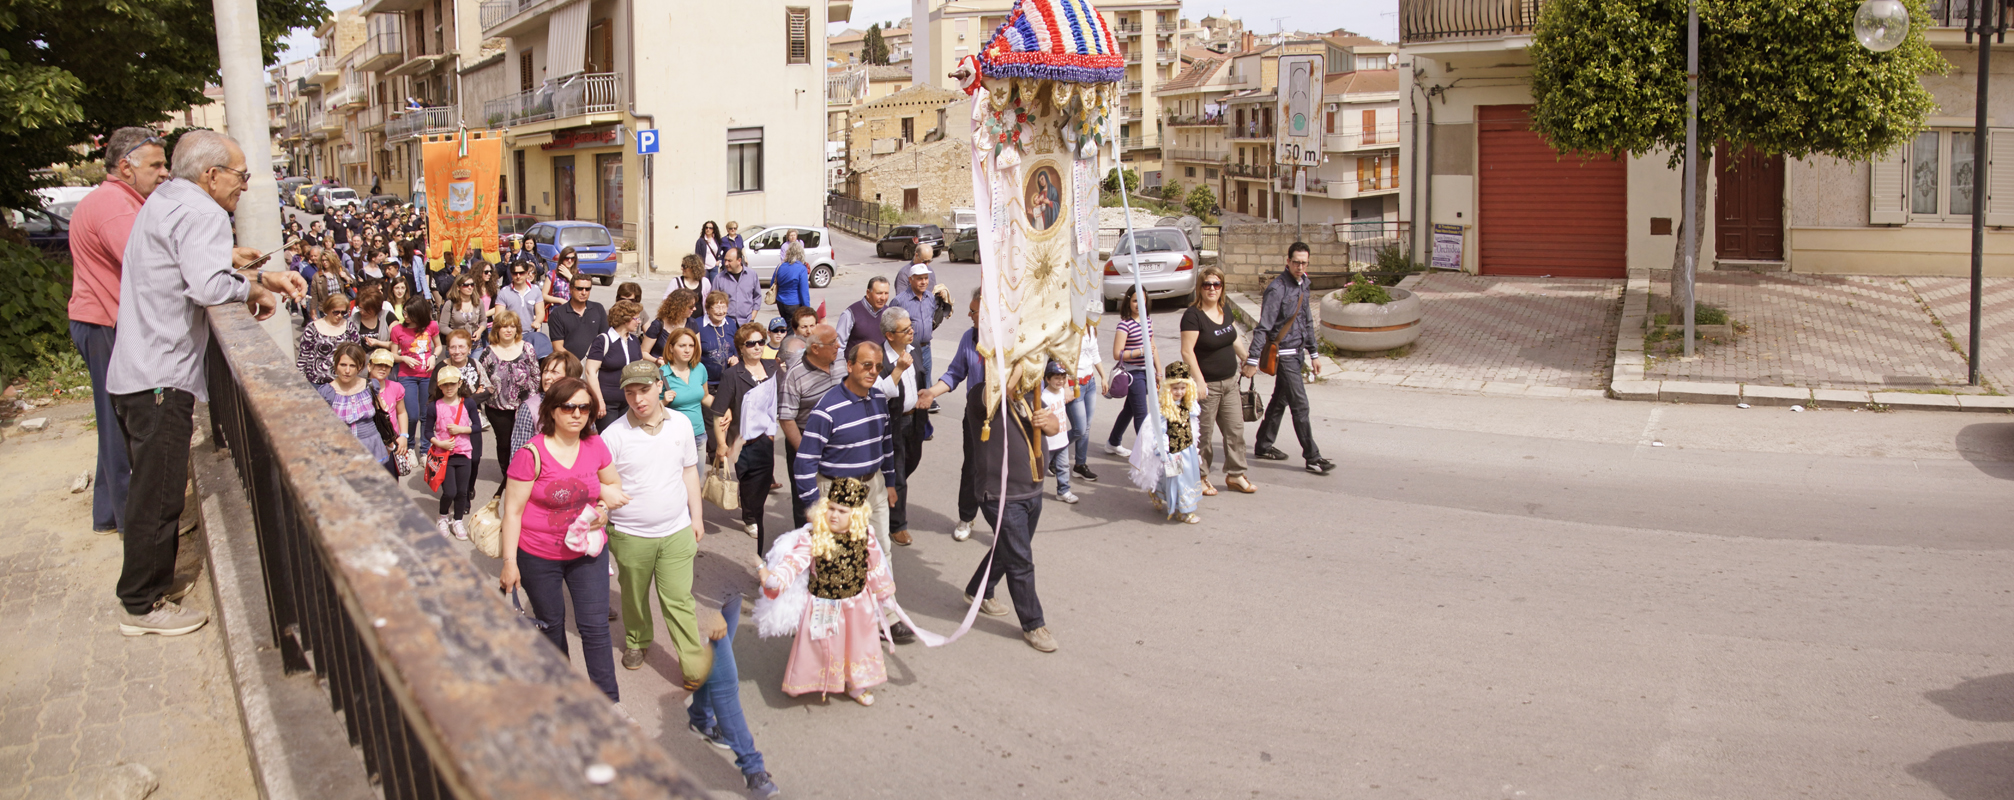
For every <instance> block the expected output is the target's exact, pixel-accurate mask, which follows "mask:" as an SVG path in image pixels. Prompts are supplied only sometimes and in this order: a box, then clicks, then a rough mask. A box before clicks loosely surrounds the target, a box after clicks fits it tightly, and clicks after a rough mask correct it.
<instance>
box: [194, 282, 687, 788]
mask: <svg viewBox="0 0 2014 800" xmlns="http://www.w3.org/2000/svg"><path fill="white" fill-rule="evenodd" d="M210 328H211V332H212V334H213V335H212V337H211V340H210V349H209V353H208V362H209V363H208V372H209V376H208V385H209V392H210V405H209V411H210V419H211V427H212V434H213V436H214V441H215V442H216V443H217V444H218V445H219V446H220V447H226V448H228V449H229V451H230V456H231V460H232V462H233V463H234V464H235V466H236V467H237V472H238V476H239V478H240V479H241V480H242V481H243V482H244V487H245V497H246V500H247V501H248V502H249V504H250V506H251V517H252V521H253V535H254V537H255V538H256V540H257V542H258V547H259V562H260V567H261V569H262V572H263V576H264V583H265V597H266V602H267V605H268V607H269V610H270V612H271V619H272V629H271V630H270V631H268V633H269V634H270V635H271V637H272V642H271V644H272V645H273V646H275V647H277V648H278V650H279V654H280V658H281V661H282V663H283V664H284V665H285V668H286V671H287V672H288V673H293V674H298V673H303V672H308V671H310V670H312V671H313V672H314V674H315V677H316V678H317V679H319V682H321V683H322V685H323V686H325V687H326V688H327V690H328V692H329V703H330V706H331V707H332V710H333V711H334V712H335V713H336V714H337V715H339V716H340V717H341V718H342V721H343V724H344V726H345V727H346V728H347V729H348V733H349V739H350V743H351V744H352V745H354V746H356V747H357V748H358V749H359V750H360V751H361V752H362V755H363V760H364V764H365V767H366V769H367V770H368V771H369V773H370V777H371V780H372V782H373V783H374V784H376V785H377V788H378V790H379V792H380V793H381V794H382V796H383V797H385V798H389V799H393V800H396V799H399V798H427V799H431V798H499V799H500V798H533V797H559V796H564V797H607V798H616V797H621V798H645V797H667V796H670V797H690V798H699V797H704V796H705V795H704V794H703V793H702V792H701V791H700V790H699V789H698V788H696V787H695V786H693V785H692V784H691V783H690V782H689V781H688V780H687V779H686V778H685V777H684V776H683V775H682V774H681V771H680V769H679V766H678V764H677V763H676V762H675V761H673V760H672V758H671V757H670V756H669V755H667V754H666V753H665V752H664V751H663V750H662V749H661V748H660V747H659V746H658V745H656V744H654V743H652V742H650V741H648V740H647V739H646V737H645V736H644V735H643V732H642V731H641V730H640V729H638V728H636V727H635V726H633V725H631V724H629V723H627V722H625V721H623V720H622V719H621V718H619V717H618V716H617V715H616V712H615V709H614V708H613V706H612V705H611V704H610V703H609V702H608V700H607V699H606V698H605V697H604V696H603V695H602V694H601V692H600V691H599V690H598V689H596V688H594V686H593V685H592V684H590V683H588V681H587V680H586V679H585V678H583V677H580V676H579V675H578V674H576V673H575V672H574V671H573V670H572V669H571V668H570V667H569V666H568V664H567V661H566V658H565V657H564V656H562V655H561V654H560V653H559V651H558V650H557V649H555V648H553V647H552V645H550V644H549V643H547V642H546V641H545V640H544V638H543V637H542V636H540V635H538V634H537V633H535V632H534V631H532V630H531V629H530V628H529V627H527V626H526V625H525V624H524V623H522V622H521V621H519V620H518V619H516V618H515V616H514V615H513V614H512V612H511V611H510V610H509V607H508V606H506V605H505V604H504V602H503V601H502V600H500V599H499V598H498V597H497V595H496V589H495V586H496V584H495V579H494V578H491V577H489V576H487V575H484V574H483V573H481V572H479V571H477V570H476V568H475V567H474V566H473V565H471V564H470V563H469V557H468V555H467V554H466V553H465V552H464V551H463V550H462V549H461V548H459V547H456V546H454V545H453V544H452V543H451V542H449V541H448V540H447V539H446V538H444V537H442V536H441V535H440V534H439V533H437V532H435V531H434V530H433V527H432V526H431V525H430V524H428V522H427V520H426V518H425V517H424V516H423V515H421V514H420V512H419V510H418V509H417V508H415V507H414V506H413V503H412V499H411V498H410V497H409V496H408V495H407V494H406V492H405V490H404V489H403V488H401V487H400V486H399V484H398V483H396V482H395V481H393V479H392V478H391V476H390V475H388V474H387V473H386V472H385V471H384V469H383V468H382V467H380V466H379V465H378V464H377V463H376V462H375V461H373V460H372V459H371V458H370V456H369V455H368V454H366V453H365V452H364V450H363V447H362V446H361V445H360V444H358V443H357V440H356V438H355V437H354V436H352V435H351V434H350V432H349V429H348V428H347V427H345V426H344V425H342V423H341V422H339V421H338V420H337V419H336V417H335V416H334V415H333V414H331V413H329V409H328V405H327V404H326V403H324V402H323V401H322V398H321V397H320V396H319V395H317V394H315V392H314V391H312V390H311V389H310V388H309V387H308V384H307V383H305V382H303V381H302V380H301V376H300V373H299V371H297V370H296V369H295V367H294V359H293V357H292V356H290V355H288V354H286V353H285V352H283V351H282V350H281V349H280V347H279V346H278V345H277V344H276V343H275V342H274V341H273V339H272V338H271V337H269V336H268V335H267V333H266V331H265V330H264V329H263V327H262V326H261V325H260V323H258V322H256V321H254V320H253V319H252V318H251V316H250V315H248V314H247V313H245V311H244V309H242V308H238V307H219V308H216V309H212V310H211V311H210ZM286 723H287V721H286V720H281V724H283V725H284V724H286Z"/></svg>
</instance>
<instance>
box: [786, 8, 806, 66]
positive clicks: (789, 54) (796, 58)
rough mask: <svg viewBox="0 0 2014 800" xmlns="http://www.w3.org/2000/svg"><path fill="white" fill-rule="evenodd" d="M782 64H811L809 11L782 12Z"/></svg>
mask: <svg viewBox="0 0 2014 800" xmlns="http://www.w3.org/2000/svg"><path fill="white" fill-rule="evenodd" d="M783 38H784V41H785V45H784V48H783V52H784V63H786V64H809V63H811V9H808V8H786V9H784V10H783Z"/></svg>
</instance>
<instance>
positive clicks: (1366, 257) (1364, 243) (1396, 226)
mask: <svg viewBox="0 0 2014 800" xmlns="http://www.w3.org/2000/svg"><path fill="white" fill-rule="evenodd" d="M1333 227H1334V228H1335V231H1336V241H1338V242H1341V243H1343V244H1345V245H1348V246H1349V248H1350V266H1351V267H1352V268H1356V267H1367V266H1376V265H1377V263H1378V252H1379V251H1381V250H1384V249H1385V248H1388V247H1405V246H1406V242H1407V241H1408V240H1409V239H1410V238H1411V237H1410V236H1408V234H1409V233H1411V231H1412V224H1411V223H1409V222H1400V221H1397V220H1370V221H1362V222H1338V223H1336V224H1335V225H1334V226H1333Z"/></svg>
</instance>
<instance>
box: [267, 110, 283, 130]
mask: <svg viewBox="0 0 2014 800" xmlns="http://www.w3.org/2000/svg"><path fill="white" fill-rule="evenodd" d="M286 129H287V116H286V115H285V114H278V113H272V112H268V113H267V114H266V131H267V132H269V133H278V132H280V131H284V130H286Z"/></svg>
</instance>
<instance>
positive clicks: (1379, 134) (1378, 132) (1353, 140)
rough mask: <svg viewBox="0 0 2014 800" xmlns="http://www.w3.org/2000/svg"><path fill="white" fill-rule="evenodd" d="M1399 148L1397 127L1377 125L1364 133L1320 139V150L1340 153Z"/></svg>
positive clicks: (1343, 134) (1332, 135)
mask: <svg viewBox="0 0 2014 800" xmlns="http://www.w3.org/2000/svg"><path fill="white" fill-rule="evenodd" d="M1398 146H1399V126H1398V124H1397V123H1394V124H1391V125H1379V126H1377V127H1376V128H1373V129H1371V130H1366V131H1358V132H1348V133H1331V134H1328V135H1326V136H1323V137H1322V150H1323V151H1324V152H1329V153H1342V152H1348V151H1350V150H1389V149H1391V148H1394V147H1398Z"/></svg>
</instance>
